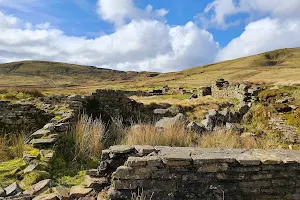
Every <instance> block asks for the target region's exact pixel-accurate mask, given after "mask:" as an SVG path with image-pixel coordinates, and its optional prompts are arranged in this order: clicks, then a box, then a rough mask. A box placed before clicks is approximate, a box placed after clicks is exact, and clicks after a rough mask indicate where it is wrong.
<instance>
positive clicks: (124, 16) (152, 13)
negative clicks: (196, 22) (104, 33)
mask: <svg viewBox="0 0 300 200" xmlns="http://www.w3.org/2000/svg"><path fill="white" fill-rule="evenodd" d="M97 5H98V7H97V12H98V14H99V15H100V17H101V18H102V19H103V20H106V21H109V22H111V23H114V24H115V25H116V26H121V25H123V24H125V23H126V22H127V21H131V20H137V19H149V18H154V19H155V18H162V17H164V16H165V15H166V14H167V13H168V11H167V10H165V9H159V10H153V8H152V6H151V5H148V6H147V7H146V8H145V10H143V9H140V8H137V7H136V6H135V5H134V2H133V0H98V3H97Z"/></svg>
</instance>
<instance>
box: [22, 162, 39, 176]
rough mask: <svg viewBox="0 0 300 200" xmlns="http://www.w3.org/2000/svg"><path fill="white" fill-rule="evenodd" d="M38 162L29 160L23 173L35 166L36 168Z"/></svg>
mask: <svg viewBox="0 0 300 200" xmlns="http://www.w3.org/2000/svg"><path fill="white" fill-rule="evenodd" d="M37 166H38V163H37V162H31V163H29V165H28V166H27V167H26V168H25V169H24V174H26V173H28V172H32V171H33V170H34V169H35V168H37Z"/></svg>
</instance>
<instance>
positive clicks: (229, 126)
mask: <svg viewBox="0 0 300 200" xmlns="http://www.w3.org/2000/svg"><path fill="white" fill-rule="evenodd" d="M226 129H227V130H230V131H236V132H239V133H242V132H243V131H244V128H243V127H240V126H238V125H236V124H232V123H228V122H227V123H226Z"/></svg>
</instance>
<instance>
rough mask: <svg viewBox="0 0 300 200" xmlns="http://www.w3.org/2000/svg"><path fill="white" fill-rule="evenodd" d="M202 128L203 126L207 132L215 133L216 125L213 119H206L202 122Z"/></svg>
mask: <svg viewBox="0 0 300 200" xmlns="http://www.w3.org/2000/svg"><path fill="white" fill-rule="evenodd" d="M201 126H203V127H204V128H205V129H206V130H207V131H213V130H214V127H215V123H214V120H212V119H211V118H206V119H204V120H202V121H201Z"/></svg>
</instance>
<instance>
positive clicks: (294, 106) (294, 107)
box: [289, 105, 299, 110]
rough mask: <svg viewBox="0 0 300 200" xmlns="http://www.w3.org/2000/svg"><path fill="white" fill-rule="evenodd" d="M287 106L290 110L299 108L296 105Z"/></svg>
mask: <svg viewBox="0 0 300 200" xmlns="http://www.w3.org/2000/svg"><path fill="white" fill-rule="evenodd" d="M289 106H290V108H291V109H292V110H297V109H298V108H299V106H296V105H289Z"/></svg>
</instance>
